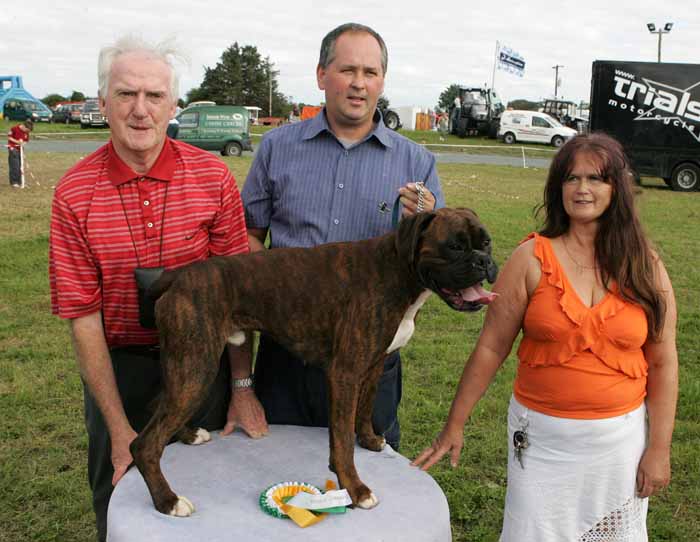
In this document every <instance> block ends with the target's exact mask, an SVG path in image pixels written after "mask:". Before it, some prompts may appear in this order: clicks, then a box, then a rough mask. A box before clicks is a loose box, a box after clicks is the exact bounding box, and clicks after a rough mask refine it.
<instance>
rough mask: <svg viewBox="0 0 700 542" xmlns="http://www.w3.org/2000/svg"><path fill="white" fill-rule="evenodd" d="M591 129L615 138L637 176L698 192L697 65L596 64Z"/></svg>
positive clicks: (699, 120)
mask: <svg viewBox="0 0 700 542" xmlns="http://www.w3.org/2000/svg"><path fill="white" fill-rule="evenodd" d="M590 130H591V131H602V132H606V133H607V134H609V135H612V136H614V137H615V138H616V139H618V140H619V141H620V143H622V145H623V146H624V147H625V151H626V152H627V154H628V156H629V158H630V160H631V162H632V167H633V168H634V170H635V172H636V174H637V175H639V176H641V175H646V176H651V177H661V178H662V179H664V181H666V184H668V185H669V186H670V187H671V188H673V190H680V191H691V190H698V189H700V64H674V63H656V62H622V61H613V60H596V61H595V62H593V73H592V81H591V112H590Z"/></svg>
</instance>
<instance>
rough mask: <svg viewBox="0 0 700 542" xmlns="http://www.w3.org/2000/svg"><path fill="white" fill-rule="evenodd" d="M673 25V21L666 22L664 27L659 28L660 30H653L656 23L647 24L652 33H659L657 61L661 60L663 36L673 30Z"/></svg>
mask: <svg viewBox="0 0 700 542" xmlns="http://www.w3.org/2000/svg"><path fill="white" fill-rule="evenodd" d="M672 26H673V23H666V25H665V26H664V28H659V29H658V30H652V28H654V25H647V28H648V29H649V32H650V33H652V34H658V35H659V48H658V51H657V55H656V61H657V62H661V36H663V35H664V34H668V33H669V32H670V31H671V27H672Z"/></svg>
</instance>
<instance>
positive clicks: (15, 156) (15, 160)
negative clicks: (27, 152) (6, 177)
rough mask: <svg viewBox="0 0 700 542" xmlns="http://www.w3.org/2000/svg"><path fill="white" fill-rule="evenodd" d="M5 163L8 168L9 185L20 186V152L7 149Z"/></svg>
mask: <svg viewBox="0 0 700 542" xmlns="http://www.w3.org/2000/svg"><path fill="white" fill-rule="evenodd" d="M7 163H8V166H9V168H10V184H11V185H13V186H22V151H20V150H19V149H7Z"/></svg>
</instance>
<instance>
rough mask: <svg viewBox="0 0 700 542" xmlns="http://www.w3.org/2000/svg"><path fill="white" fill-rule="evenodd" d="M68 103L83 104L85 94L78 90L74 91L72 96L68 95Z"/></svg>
mask: <svg viewBox="0 0 700 542" xmlns="http://www.w3.org/2000/svg"><path fill="white" fill-rule="evenodd" d="M70 101H71V102H84V101H85V94H83V93H82V92H80V91H78V90H74V91H73V94H71V95H70Z"/></svg>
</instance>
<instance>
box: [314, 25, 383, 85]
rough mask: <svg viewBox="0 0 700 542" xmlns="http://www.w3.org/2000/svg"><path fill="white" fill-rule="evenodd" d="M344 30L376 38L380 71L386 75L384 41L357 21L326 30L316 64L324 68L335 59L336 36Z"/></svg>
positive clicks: (343, 32) (344, 31)
mask: <svg viewBox="0 0 700 542" xmlns="http://www.w3.org/2000/svg"><path fill="white" fill-rule="evenodd" d="M346 32H366V33H367V34H369V35H370V36H372V37H373V38H374V39H375V40H377V42H378V43H379V48H380V49H381V51H382V72H383V74H384V75H386V67H387V64H388V63H389V53H388V52H387V50H386V43H384V40H383V39H382V37H381V36H380V35H379V34H378V33H377V32H375V31H374V30H372V29H371V28H370V27H369V26H365V25H363V24H359V23H345V24H341V25H340V26H339V27H338V28H334V29H333V30H331V31H330V32H328V34H326V37H325V38H323V41H322V42H321V54H320V56H319V58H318V65H319V66H320V67H321V68H323V69H324V70H325V69H326V68H327V67H328V65H329V64H330V63H331V62H333V60H334V59H335V42H336V41H338V38H339V37H340V36H341V35H342V34H345V33H346Z"/></svg>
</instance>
